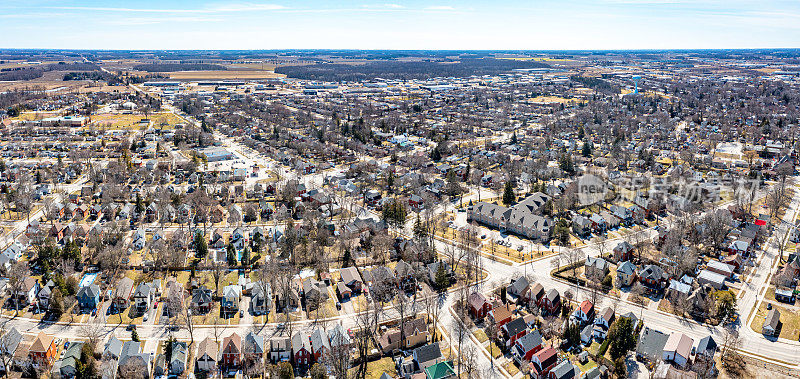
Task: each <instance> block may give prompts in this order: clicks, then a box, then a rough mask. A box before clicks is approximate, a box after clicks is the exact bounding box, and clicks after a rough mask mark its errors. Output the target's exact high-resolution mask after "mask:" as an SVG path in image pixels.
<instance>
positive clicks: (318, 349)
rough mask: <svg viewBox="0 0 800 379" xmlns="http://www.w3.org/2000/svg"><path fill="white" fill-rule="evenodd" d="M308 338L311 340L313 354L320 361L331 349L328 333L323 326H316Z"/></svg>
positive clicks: (315, 359)
mask: <svg viewBox="0 0 800 379" xmlns="http://www.w3.org/2000/svg"><path fill="white" fill-rule="evenodd" d="M308 338H309V339H310V340H311V356H312V357H314V361H316V362H319V361H320V360H321V359H322V357H323V356H325V355H326V354H328V352H329V351H330V350H331V344H330V341H329V340H328V334H327V333H325V330H324V329H322V328H315V329H314V331H312V332H311V335H310V336H308Z"/></svg>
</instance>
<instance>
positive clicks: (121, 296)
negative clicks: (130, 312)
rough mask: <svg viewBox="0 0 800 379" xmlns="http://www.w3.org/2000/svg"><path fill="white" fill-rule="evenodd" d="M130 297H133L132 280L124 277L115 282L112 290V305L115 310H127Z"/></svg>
mask: <svg viewBox="0 0 800 379" xmlns="http://www.w3.org/2000/svg"><path fill="white" fill-rule="evenodd" d="M131 295H133V279H131V278H128V277H124V278H122V279H120V280H119V281H118V282H117V285H116V287H115V288H114V297H113V304H114V307H115V308H116V309H117V310H122V309H126V308H128V306H129V305H130V300H131Z"/></svg>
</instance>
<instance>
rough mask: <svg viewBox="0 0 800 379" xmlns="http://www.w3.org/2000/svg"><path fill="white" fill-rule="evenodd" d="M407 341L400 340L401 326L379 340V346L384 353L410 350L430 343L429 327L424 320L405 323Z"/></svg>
mask: <svg viewBox="0 0 800 379" xmlns="http://www.w3.org/2000/svg"><path fill="white" fill-rule="evenodd" d="M402 327H403V329H404V330H403V333H402V334H403V335H404V336H405V341H401V340H400V335H401V333H400V326H398V327H396V328H392V329H389V330H387V331H386V332H385V333H383V334H382V335H381V336H380V338H378V346H380V348H381V351H383V352H384V353H389V352H391V351H394V350H396V349H410V348H412V347H415V346H419V345H422V344H424V343H426V342H428V335H429V332H428V326H427V325H426V324H425V320H424V319H422V318H415V319H413V320H409V321H406V322H404V323H403V326H402Z"/></svg>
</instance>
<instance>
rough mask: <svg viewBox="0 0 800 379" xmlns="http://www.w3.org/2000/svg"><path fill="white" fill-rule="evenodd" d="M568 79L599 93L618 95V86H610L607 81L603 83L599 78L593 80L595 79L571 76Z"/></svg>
mask: <svg viewBox="0 0 800 379" xmlns="http://www.w3.org/2000/svg"><path fill="white" fill-rule="evenodd" d="M570 79H572V80H573V81H576V82H578V83H581V84H583V85H584V86H586V87H588V88H593V89H596V90H598V91H600V92H605V93H619V91H620V89H619V87H618V86H616V85H614V84H611V83H609V82H607V81H605V80H603V79H600V78H595V77H591V76H579V75H573V76H570Z"/></svg>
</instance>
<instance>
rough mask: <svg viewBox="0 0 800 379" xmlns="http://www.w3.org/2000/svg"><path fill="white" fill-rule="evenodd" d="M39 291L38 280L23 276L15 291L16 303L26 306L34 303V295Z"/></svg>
mask: <svg viewBox="0 0 800 379" xmlns="http://www.w3.org/2000/svg"><path fill="white" fill-rule="evenodd" d="M38 293H39V282H38V281H36V279H34V278H32V277H27V278H25V280H24V281H22V285H21V286H20V287H19V289H18V290H17V292H16V293H15V298H16V301H17V304H18V305H20V306H22V307H26V306H28V305H33V304H35V303H36V295H37V294H38Z"/></svg>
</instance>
